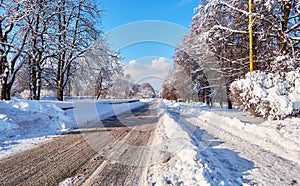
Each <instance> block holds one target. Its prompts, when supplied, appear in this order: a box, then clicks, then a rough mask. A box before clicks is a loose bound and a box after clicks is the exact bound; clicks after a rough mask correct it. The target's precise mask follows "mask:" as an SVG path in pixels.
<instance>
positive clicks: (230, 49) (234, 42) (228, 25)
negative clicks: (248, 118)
mask: <svg viewBox="0 0 300 186" xmlns="http://www.w3.org/2000/svg"><path fill="white" fill-rule="evenodd" d="M195 10H196V14H195V16H194V17H193V19H192V23H191V27H190V29H191V30H190V32H189V33H188V34H187V35H185V36H184V37H183V38H182V42H181V44H180V45H178V47H177V49H176V51H175V56H174V62H175V65H174V68H175V69H174V70H172V72H175V73H176V72H177V73H178V71H185V73H186V74H187V76H188V77H189V78H190V79H191V82H192V83H191V84H190V85H191V86H192V90H193V91H194V92H196V93H198V99H199V101H205V102H207V103H209V102H210V101H213V102H215V101H219V102H220V103H222V102H223V101H224V99H225V100H226V99H227V101H228V103H229V107H231V101H230V99H229V98H228V97H229V96H228V95H229V87H230V84H231V83H232V82H233V81H234V80H235V79H239V78H243V77H244V75H245V74H246V73H247V72H249V34H248V29H249V25H248V19H249V13H248V2H245V1H240V0H201V1H200V4H199V6H198V7H197V8H196V9H195ZM252 17H253V23H252V25H251V26H252V28H253V53H254V56H253V57H254V69H255V70H260V71H265V72H276V73H277V72H288V71H293V70H297V69H298V70H299V66H300V1H299V0H272V1H271V0H267V1H263V0H253V14H252ZM177 77H179V78H181V77H182V76H177ZM176 81H178V78H177V79H176V78H175V79H168V78H167V80H166V81H165V83H164V85H165V86H166V85H167V84H173V86H169V87H172V88H173V91H177V93H178V89H177V88H176V83H175V82H176ZM174 86H175V87H174ZM163 88H164V87H163ZM163 90H164V89H163ZM169 92H170V90H169ZM224 95H225V96H224Z"/></svg>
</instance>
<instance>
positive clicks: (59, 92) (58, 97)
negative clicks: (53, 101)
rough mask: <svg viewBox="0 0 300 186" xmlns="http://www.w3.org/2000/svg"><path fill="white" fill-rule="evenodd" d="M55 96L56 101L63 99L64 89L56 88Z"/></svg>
mask: <svg viewBox="0 0 300 186" xmlns="http://www.w3.org/2000/svg"><path fill="white" fill-rule="evenodd" d="M56 97H57V100H58V101H63V100H64V90H63V89H62V88H57V92H56Z"/></svg>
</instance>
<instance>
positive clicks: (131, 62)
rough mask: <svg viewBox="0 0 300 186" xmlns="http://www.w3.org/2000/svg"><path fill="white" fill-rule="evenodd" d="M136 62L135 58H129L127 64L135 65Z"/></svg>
mask: <svg viewBox="0 0 300 186" xmlns="http://www.w3.org/2000/svg"><path fill="white" fill-rule="evenodd" d="M136 64H137V61H136V60H131V61H129V65H136Z"/></svg>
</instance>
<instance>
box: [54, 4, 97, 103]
mask: <svg viewBox="0 0 300 186" xmlns="http://www.w3.org/2000/svg"><path fill="white" fill-rule="evenodd" d="M56 3H57V4H56V8H57V15H56V16H55V19H54V23H55V25H56V27H55V28H54V29H55V32H56V36H57V37H56V38H55V45H56V48H55V57H54V59H53V61H52V63H54V66H55V72H54V74H55V76H56V78H55V86H56V89H57V99H58V100H63V91H64V88H65V87H66V86H67V84H68V81H69V78H70V77H71V75H72V74H73V73H74V72H75V71H76V65H77V62H78V59H79V58H81V57H83V55H84V54H85V52H87V50H88V49H89V48H90V47H91V45H93V43H94V42H95V41H96V40H97V39H99V36H100V35H99V34H100V32H99V30H98V29H97V27H96V25H97V23H99V22H100V20H99V18H100V17H101V16H100V12H101V11H100V10H99V9H98V8H97V3H96V2H95V1H94V0H75V1H74V0H57V1H56Z"/></svg>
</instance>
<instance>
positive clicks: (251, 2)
mask: <svg viewBox="0 0 300 186" xmlns="http://www.w3.org/2000/svg"><path fill="white" fill-rule="evenodd" d="M252 4H253V0H249V45H250V46H249V62H250V73H251V72H253V30H252V22H253V20H252Z"/></svg>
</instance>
